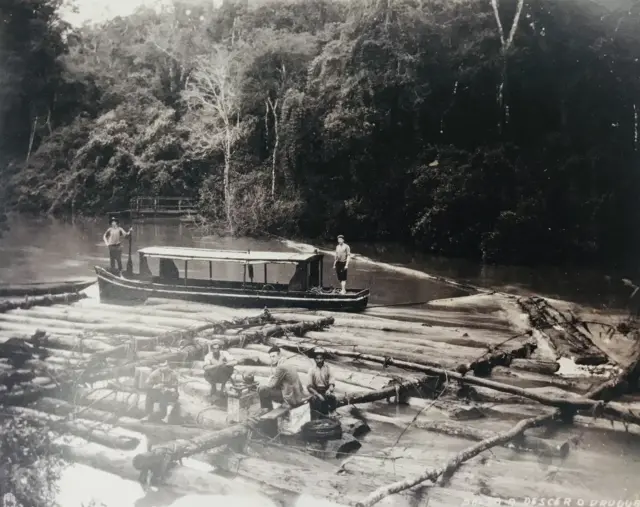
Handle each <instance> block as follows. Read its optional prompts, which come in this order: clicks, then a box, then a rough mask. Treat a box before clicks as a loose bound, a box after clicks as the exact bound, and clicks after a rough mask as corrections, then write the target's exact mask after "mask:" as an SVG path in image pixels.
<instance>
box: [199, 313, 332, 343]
mask: <svg viewBox="0 0 640 507" xmlns="http://www.w3.org/2000/svg"><path fill="white" fill-rule="evenodd" d="M333 322H334V319H333V317H325V318H322V319H319V320H317V321H315V322H299V323H297V324H283V325H271V326H265V327H264V328H262V329H261V330H259V331H253V332H245V333H242V334H239V335H237V336H224V335H222V336H212V337H211V338H214V337H215V338H218V339H220V340H223V341H224V343H225V346H226V347H238V346H239V347H240V348H242V347H243V346H244V345H245V344H247V343H265V342H266V341H267V340H268V339H269V338H274V337H277V336H282V335H284V334H286V333H291V334H294V335H296V336H302V335H304V333H306V332H307V331H321V330H322V329H324V328H326V327H327V326H330V325H331V324H333Z"/></svg>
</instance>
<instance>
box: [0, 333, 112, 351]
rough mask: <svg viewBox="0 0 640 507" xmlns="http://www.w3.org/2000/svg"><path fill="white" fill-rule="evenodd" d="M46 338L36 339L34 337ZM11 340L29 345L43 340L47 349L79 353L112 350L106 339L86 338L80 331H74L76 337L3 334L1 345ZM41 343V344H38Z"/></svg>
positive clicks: (0, 337) (50, 334)
mask: <svg viewBox="0 0 640 507" xmlns="http://www.w3.org/2000/svg"><path fill="white" fill-rule="evenodd" d="M43 333H44V335H45V336H44V338H42V339H41V338H37V339H36V338H34V335H37V336H39V337H42V334H43ZM9 338H19V339H21V340H25V341H27V342H29V343H32V344H35V343H36V341H37V340H43V341H42V343H44V345H45V346H46V347H49V348H55V349H65V350H74V351H78V352H96V351H99V350H105V349H109V348H111V345H110V344H109V342H108V341H107V339H106V338H103V337H100V336H96V335H92V338H86V337H84V336H82V335H80V334H79V333H78V330H74V336H68V335H57V334H55V333H49V332H44V331H42V330H40V331H39V332H38V331H36V333H1V332H0V343H4V342H5V341H6V340H8V339H9ZM38 343H40V342H38Z"/></svg>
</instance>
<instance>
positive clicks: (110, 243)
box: [102, 217, 133, 274]
mask: <svg viewBox="0 0 640 507" xmlns="http://www.w3.org/2000/svg"><path fill="white" fill-rule="evenodd" d="M132 230H133V227H130V228H129V232H126V231H125V230H124V229H123V228H122V227H120V225H119V223H118V219H117V218H115V217H113V218H112V219H111V227H109V228H108V229H107V231H106V232H105V233H104V236H103V237H102V239H103V240H104V244H105V245H107V247H108V248H109V262H110V264H111V271H112V272H113V273H115V272H116V267H117V268H118V271H117V272H118V274H120V273H121V272H122V239H123V238H126V237H128V236H129V235H130V234H131V231H132Z"/></svg>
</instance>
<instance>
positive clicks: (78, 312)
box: [20, 306, 208, 329]
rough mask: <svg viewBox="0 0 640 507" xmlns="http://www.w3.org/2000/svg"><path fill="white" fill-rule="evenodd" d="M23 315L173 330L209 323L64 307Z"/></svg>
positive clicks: (35, 309) (33, 310) (98, 309)
mask: <svg viewBox="0 0 640 507" xmlns="http://www.w3.org/2000/svg"><path fill="white" fill-rule="evenodd" d="M20 313H21V314H22V315H25V316H28V317H33V318H46V319H57V320H63V321H65V322H77V323H80V324H102V323H104V322H110V321H115V322H118V324H125V323H127V324H129V323H132V324H137V325H139V324H142V325H150V326H163V327H166V328H173V329H184V328H188V327H194V326H199V325H200V326H201V325H204V324H207V323H208V321H206V320H200V319H195V318H184V316H183V317H164V316H160V315H144V314H135V313H124V312H123V313H120V314H114V313H113V312H111V311H103V310H102V309H100V308H96V309H88V308H74V307H63V306H51V307H38V308H32V309H29V310H22V311H21V312H20Z"/></svg>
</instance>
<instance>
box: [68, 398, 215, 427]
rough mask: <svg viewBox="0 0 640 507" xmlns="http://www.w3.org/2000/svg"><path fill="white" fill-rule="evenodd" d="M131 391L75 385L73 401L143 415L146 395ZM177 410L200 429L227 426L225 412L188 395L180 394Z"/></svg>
mask: <svg viewBox="0 0 640 507" xmlns="http://www.w3.org/2000/svg"><path fill="white" fill-rule="evenodd" d="M132 391H133V392H127V391H124V390H114V389H106V388H100V389H87V388H77V389H76V390H75V393H74V398H73V400H72V402H73V403H79V404H86V405H89V406H90V407H92V408H97V409H100V410H105V411H109V412H113V413H114V414H118V415H127V416H133V417H143V416H144V415H145V411H144V409H145V400H146V396H145V395H144V393H141V392H135V391H134V390H132ZM179 412H180V417H181V418H182V419H186V420H187V421H189V422H193V423H195V424H197V425H199V426H201V427H202V428H203V429H211V430H218V429H222V428H226V427H227V426H228V423H227V412H225V411H222V410H220V409H219V408H218V407H212V406H210V405H209V404H207V403H204V402H202V401H199V400H197V399H194V398H193V397H190V396H180V399H179Z"/></svg>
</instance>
